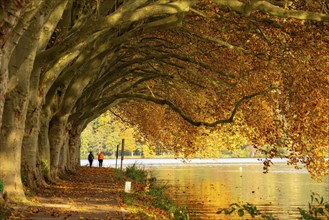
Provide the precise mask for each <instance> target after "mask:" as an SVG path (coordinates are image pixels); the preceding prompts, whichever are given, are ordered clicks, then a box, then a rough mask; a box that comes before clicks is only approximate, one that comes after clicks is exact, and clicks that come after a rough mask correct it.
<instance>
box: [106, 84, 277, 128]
mask: <svg viewBox="0 0 329 220" xmlns="http://www.w3.org/2000/svg"><path fill="white" fill-rule="evenodd" d="M273 89H274V88H273V87H271V88H268V89H265V90H262V91H259V92H255V93H252V94H250V95H246V96H243V97H242V98H241V99H240V100H238V101H237V102H235V104H234V106H233V108H232V110H231V115H230V117H229V118H226V119H219V120H216V121H214V122H205V121H196V120H193V119H192V118H191V117H189V116H188V115H187V114H185V113H184V112H183V110H182V109H180V108H179V107H177V106H176V105H175V104H174V103H172V102H171V101H169V100H166V99H159V98H155V97H152V96H147V95H144V94H137V93H126V94H118V95H115V98H116V99H142V100H145V101H149V102H153V103H155V104H158V105H167V106H168V107H170V108H171V109H172V110H173V111H174V112H176V113H178V114H179V115H180V116H181V117H182V118H183V119H184V120H185V121H187V122H188V123H189V124H191V125H194V126H207V127H215V126H217V125H219V124H226V123H232V122H233V121H234V117H235V115H236V113H237V111H238V109H239V107H240V106H241V105H242V104H243V103H244V102H246V101H248V100H250V99H251V98H253V97H256V96H258V95H262V94H265V93H267V92H269V91H271V90H273ZM112 98H113V97H112Z"/></svg>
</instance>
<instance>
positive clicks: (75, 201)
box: [8, 167, 127, 220]
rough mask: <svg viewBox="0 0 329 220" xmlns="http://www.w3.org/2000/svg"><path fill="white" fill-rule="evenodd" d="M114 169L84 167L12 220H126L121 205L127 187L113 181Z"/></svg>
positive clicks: (15, 211) (12, 217) (19, 209)
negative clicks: (121, 194)
mask: <svg viewBox="0 0 329 220" xmlns="http://www.w3.org/2000/svg"><path fill="white" fill-rule="evenodd" d="M113 171H114V169H112V168H98V167H97V168H96V167H92V168H89V167H81V168H80V170H79V171H78V172H77V173H76V174H74V175H71V176H69V177H67V179H66V180H63V181H62V182H60V183H58V184H57V185H51V186H50V187H49V188H47V189H44V190H42V191H41V192H39V193H38V194H37V195H36V196H35V197H33V198H31V199H30V200H31V205H29V206H26V207H24V208H22V207H17V208H15V209H14V211H13V212H12V213H11V216H10V217H9V218H8V219H27V220H29V219H30V220H37V219H40V220H41V219H42V220H48V219H49V220H50V219H52V220H53V219H56V220H57V219H74V220H75V219H88V220H91V219H126V218H125V215H126V214H127V213H126V211H125V210H124V208H123V207H122V206H121V205H120V203H119V201H120V197H119V195H120V192H122V190H123V186H118V185H116V183H115V181H113V178H112V173H113Z"/></svg>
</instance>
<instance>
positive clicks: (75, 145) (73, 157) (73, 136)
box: [69, 128, 81, 172]
mask: <svg viewBox="0 0 329 220" xmlns="http://www.w3.org/2000/svg"><path fill="white" fill-rule="evenodd" d="M80 135H81V132H80V131H78V130H77V129H74V128H72V129H71V132H70V141H69V149H70V160H69V169H70V171H73V172H74V171H76V170H77V169H78V168H79V167H80V146H81V139H80Z"/></svg>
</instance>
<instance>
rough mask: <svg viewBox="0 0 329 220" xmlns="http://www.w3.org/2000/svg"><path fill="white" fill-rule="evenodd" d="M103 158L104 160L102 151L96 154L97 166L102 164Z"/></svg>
mask: <svg viewBox="0 0 329 220" xmlns="http://www.w3.org/2000/svg"><path fill="white" fill-rule="evenodd" d="M103 160H104V154H103V152H102V151H101V152H99V154H98V163H99V167H102V166H103Z"/></svg>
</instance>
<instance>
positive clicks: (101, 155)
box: [88, 151, 104, 167]
mask: <svg viewBox="0 0 329 220" xmlns="http://www.w3.org/2000/svg"><path fill="white" fill-rule="evenodd" d="M97 159H98V166H99V167H102V166H103V160H104V154H103V152H102V151H101V152H99V154H98V157H97ZM88 160H89V167H92V165H93V161H94V155H93V153H92V152H91V151H90V152H89V154H88Z"/></svg>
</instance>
